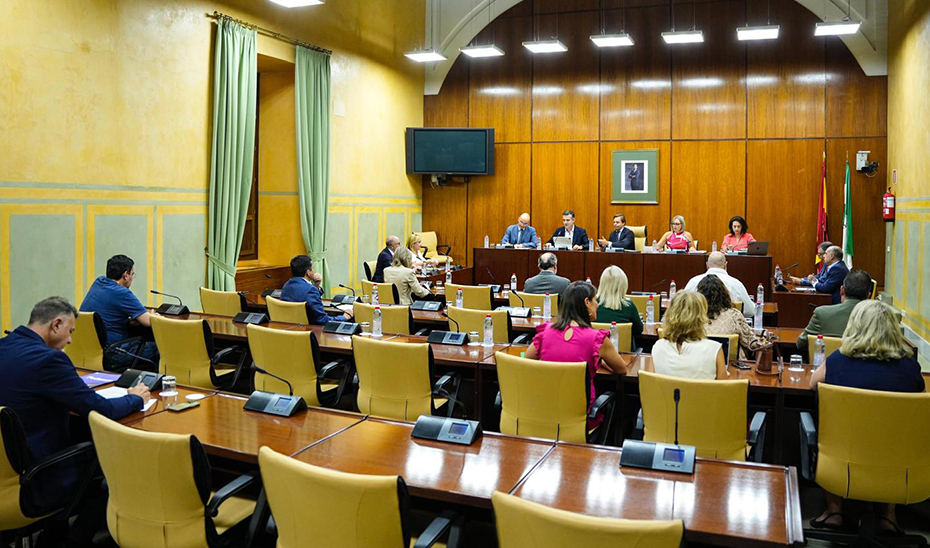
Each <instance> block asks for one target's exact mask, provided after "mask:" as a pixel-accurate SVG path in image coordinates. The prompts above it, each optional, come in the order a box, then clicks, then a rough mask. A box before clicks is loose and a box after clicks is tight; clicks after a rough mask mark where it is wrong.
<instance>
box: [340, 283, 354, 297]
mask: <svg viewBox="0 0 930 548" xmlns="http://www.w3.org/2000/svg"><path fill="white" fill-rule="evenodd" d="M339 287H341V288H343V289H348V290H349V291H351V292H352V296H353V297H354V296H355V289H353V288H351V287H349V286H347V285H343V284H339Z"/></svg>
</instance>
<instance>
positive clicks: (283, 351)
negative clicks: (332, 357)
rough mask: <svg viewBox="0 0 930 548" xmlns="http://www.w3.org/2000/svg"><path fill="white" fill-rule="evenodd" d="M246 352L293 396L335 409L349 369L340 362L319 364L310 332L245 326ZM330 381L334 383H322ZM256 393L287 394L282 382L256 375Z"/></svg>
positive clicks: (314, 404) (318, 356)
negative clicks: (329, 379)
mask: <svg viewBox="0 0 930 548" xmlns="http://www.w3.org/2000/svg"><path fill="white" fill-rule="evenodd" d="M248 334H249V350H251V353H252V361H253V362H254V363H255V365H257V366H258V367H260V368H262V369H264V370H265V371H268V372H269V373H271V374H273V375H277V376H279V377H281V378H283V379H287V381H288V382H290V383H291V386H292V387H293V388H294V395H295V396H301V397H302V398H303V399H304V400H305V401H306V402H307V405H312V406H320V405H325V406H327V407H334V406H335V405H336V404H337V403H339V399H340V398H341V397H342V393H343V391H344V390H345V386H346V382H347V380H348V375H349V367H348V366H346V365H344V364H342V363H340V362H331V363H329V364H326V365H325V366H321V365H320V344H319V343H318V342H317V339H316V335H315V334H314V333H313V331H284V330H282V329H270V328H267V327H260V326H257V325H249V326H248ZM326 378H332V379H333V380H334V382H332V381H327V380H325V379H326ZM254 387H255V390H262V391H265V392H276V393H279V394H287V393H288V392H289V390H288V387H287V385H286V384H285V383H283V382H281V381H279V380H277V379H275V378H273V377H270V376H268V375H265V374H263V373H259V372H257V371H256V372H255V377H254Z"/></svg>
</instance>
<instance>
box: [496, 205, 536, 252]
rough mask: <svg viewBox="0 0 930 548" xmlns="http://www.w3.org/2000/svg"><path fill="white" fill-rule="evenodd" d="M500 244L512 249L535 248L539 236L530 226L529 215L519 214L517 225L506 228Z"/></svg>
mask: <svg viewBox="0 0 930 548" xmlns="http://www.w3.org/2000/svg"><path fill="white" fill-rule="evenodd" d="M501 243H502V244H510V245H513V246H514V247H536V244H538V243H539V236H537V235H536V229H535V228H533V227H531V226H530V214H529V213H523V214H521V215H520V218H518V219H517V224H515V225H510V226H508V227H507V230H506V231H505V232H504V237H503V238H501Z"/></svg>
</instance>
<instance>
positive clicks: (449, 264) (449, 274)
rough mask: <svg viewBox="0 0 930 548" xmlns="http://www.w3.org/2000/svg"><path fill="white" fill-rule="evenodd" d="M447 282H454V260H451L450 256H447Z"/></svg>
mask: <svg viewBox="0 0 930 548" xmlns="http://www.w3.org/2000/svg"><path fill="white" fill-rule="evenodd" d="M446 283H447V284H451V283H452V261H451V260H449V257H446Z"/></svg>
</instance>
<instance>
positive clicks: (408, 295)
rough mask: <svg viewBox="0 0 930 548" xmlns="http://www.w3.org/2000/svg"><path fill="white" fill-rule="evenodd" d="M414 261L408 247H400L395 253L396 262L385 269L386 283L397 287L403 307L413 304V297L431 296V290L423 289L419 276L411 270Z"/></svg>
mask: <svg viewBox="0 0 930 548" xmlns="http://www.w3.org/2000/svg"><path fill="white" fill-rule="evenodd" d="M412 261H413V255H412V254H411V253H410V250H409V249H407V248H406V247H398V248H397V251H395V252H394V262H393V263H391V266H389V267H387V268H385V269H384V282H385V283H389V284H394V285H396V286H397V292H398V293H399V294H400V304H402V305H411V304H413V295H416V296H417V297H426V296H427V295H431V293H430V291H429V289H426V288H425V287H423V286H422V285H421V284H420V282H419V281H418V280H417V275H416V274H415V273H414V272H413V268H411V264H412Z"/></svg>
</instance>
